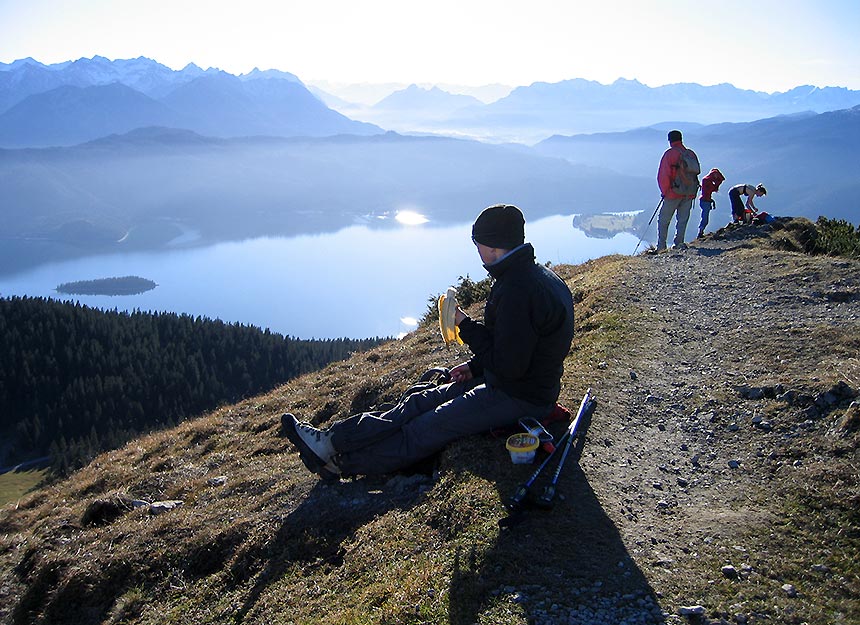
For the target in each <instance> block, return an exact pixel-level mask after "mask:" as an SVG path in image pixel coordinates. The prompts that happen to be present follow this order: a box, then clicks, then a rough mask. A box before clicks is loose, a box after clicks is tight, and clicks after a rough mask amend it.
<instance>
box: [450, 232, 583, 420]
mask: <svg viewBox="0 0 860 625" xmlns="http://www.w3.org/2000/svg"><path fill="white" fill-rule="evenodd" d="M485 267H486V269H487V271H488V272H489V273H490V275H491V276H492V277H493V278H495V283H494V284H493V288H492V289H491V290H490V297H489V298H488V300H487V304H486V307H485V308H484V322H483V323H481V322H479V321H475V320H473V319H470V318H466V319H464V320H463V321H461V322H460V326H459V328H460V337H461V338H462V339H463V341H464V342H465V343H466V344H467V345H468V346H469V348H470V349H471V350H472V354H473V357H472V358H471V360H469V369H471V371H472V375H474V376H476V377H477V376H484V380H485V381H486V383H487V384H488V385H490V386H492V387H495V388H499V389H501V390H503V391H504V392H506V393H507V394H508V395H510V396H512V397H516V398H518V399H523V400H526V401H528V402H530V403H533V404H536V405H538V406H544V405H550V404H554V403H555V402H556V401H557V400H558V395H559V392H560V390H561V376H562V373H563V370H564V369H563V366H564V358H565V356H567V354H568V352H569V351H570V344H571V341H572V340H573V296H572V295H571V294H570V289H568V288H567V285H566V284H565V283H564V282H563V281H562V280H561V278H559V277H558V276H557V275H555V273H553V272H552V271H550V270H549V269H547V268H546V267H544V266H543V265H540V264H538V263H536V262H535V253H534V248H533V247H532V245H531V243H526V244H524V245H522V246H520V247H518V248H517V249H515V250H514V251H512V252H511V253H510V254H508V255H507V256H505V257H504V258H502V259H501V260H499V261H498V262H496V263H493V264H492V265H485Z"/></svg>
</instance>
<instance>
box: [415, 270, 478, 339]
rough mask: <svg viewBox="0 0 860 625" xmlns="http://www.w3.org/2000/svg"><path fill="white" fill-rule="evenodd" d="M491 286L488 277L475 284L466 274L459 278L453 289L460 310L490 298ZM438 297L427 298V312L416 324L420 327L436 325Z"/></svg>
mask: <svg viewBox="0 0 860 625" xmlns="http://www.w3.org/2000/svg"><path fill="white" fill-rule="evenodd" d="M492 286H493V279H492V278H490V277H489V276H488V277H486V278H484V279H483V280H479V281H477V282H475V281H474V280H472V279H471V278H470V277H469V275H468V274H467V275H466V276H465V277H464V276H460V278H459V282H458V283H457V285H456V286H455V287H454V289H455V290H456V291H457V303H458V304H459V305H460V308H468V307H469V306H472V305H473V304H475V303H477V302H483V301H485V300H486V299H487V298H488V297H489V296H490V288H491V287H492ZM440 295H441V294H439V295H431V296H429V297H428V298H427V310H425V311H424V316H423V317H421V320H420V321H419V322H418V324H419V325H421V326H426V325H429V324H432V323H436V321H437V320H438V318H439V296H440Z"/></svg>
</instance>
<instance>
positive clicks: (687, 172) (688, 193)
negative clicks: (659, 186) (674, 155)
mask: <svg viewBox="0 0 860 625" xmlns="http://www.w3.org/2000/svg"><path fill="white" fill-rule="evenodd" d="M675 149H676V150H678V163H677V164H676V165H673V166H672V173H673V175H672V190H673V191H674V192H675V193H677V194H678V195H681V196H684V197H689V198H694V197H696V194H697V193H698V192H699V186H700V185H699V174H700V173H702V167H701V165H699V157H698V156H696V153H695V152H693V150H691V149H690V148H675Z"/></svg>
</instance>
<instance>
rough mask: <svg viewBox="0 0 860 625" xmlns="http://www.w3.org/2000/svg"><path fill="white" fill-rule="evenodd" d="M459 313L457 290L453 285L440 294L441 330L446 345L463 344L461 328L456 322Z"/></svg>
mask: <svg viewBox="0 0 860 625" xmlns="http://www.w3.org/2000/svg"><path fill="white" fill-rule="evenodd" d="M456 315H457V291H456V290H455V289H454V288H453V287H451V288H449V289H448V291H447V293H445V294H444V295H441V296H439V331H440V332H441V333H442V340H443V341H445V346H446V347H447V346H449V345H451V343H458V344H460V345H462V344H463V339H461V338H460V328H458V327H457V323H456Z"/></svg>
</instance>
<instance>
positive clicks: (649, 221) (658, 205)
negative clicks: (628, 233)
mask: <svg viewBox="0 0 860 625" xmlns="http://www.w3.org/2000/svg"><path fill="white" fill-rule="evenodd" d="M662 204H663V197H662V196H661V197H660V201H659V202H657V208H655V209H654V214H653V215H651V219H649V220H648V224H647V225H646V226H645V229H644V230H643V231H642V236H641V237H639V243H637V244H636V247H635V248H634V249H633V254H632V255H633V256H635V255H636V250H638V249H639V246H640V245H642V239H644V238H645V233H646V232H648V228H650V227H651V222H652V221H654V218H655V217H656V216H657V211H659V210H660V206H662Z"/></svg>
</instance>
